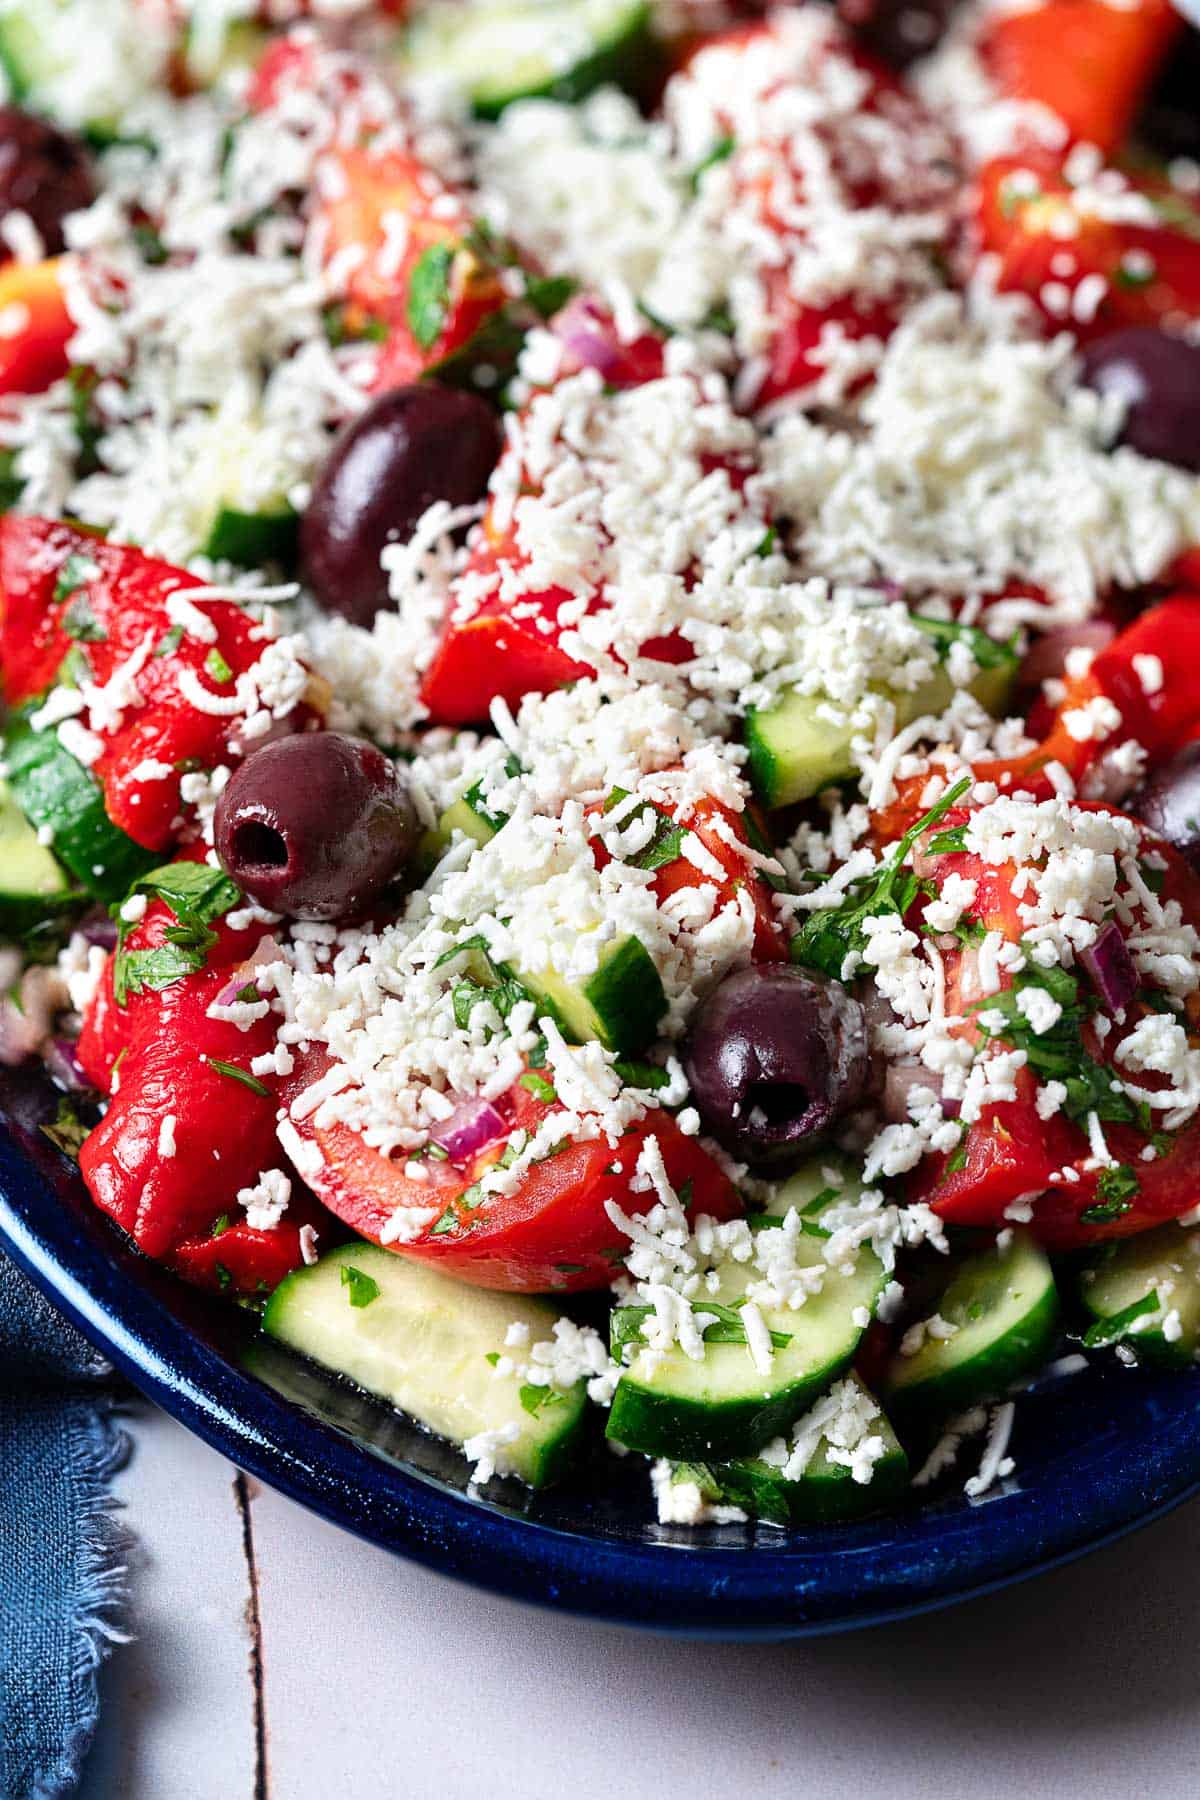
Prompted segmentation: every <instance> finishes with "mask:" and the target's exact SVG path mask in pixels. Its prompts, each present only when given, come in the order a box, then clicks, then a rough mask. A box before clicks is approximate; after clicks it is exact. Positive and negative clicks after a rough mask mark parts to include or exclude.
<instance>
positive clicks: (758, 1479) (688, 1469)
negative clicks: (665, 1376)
mask: <svg viewBox="0 0 1200 1800" xmlns="http://www.w3.org/2000/svg"><path fill="white" fill-rule="evenodd" d="M844 1379H845V1380H846V1381H849V1382H851V1383H853V1385H854V1386H855V1387H856V1388H858V1389H860V1390H861V1392H862V1393H864V1394H865V1393H866V1391H867V1390H866V1389H865V1388H864V1387H863V1384H862V1382H861V1381H860V1380H859V1379H858V1376H857V1375H854V1374H850V1375H847V1376H845V1378H844ZM870 1431H871V1435H872V1436H874V1437H879V1438H881V1439H882V1440H883V1455H882V1456H881V1457H880V1458H879V1460H878V1461H877V1462H876V1463H875V1464H874V1466H873V1468H872V1471H871V1479H870V1481H866V1482H863V1481H855V1479H854V1477H853V1475H852V1474H851V1472H850V1470H849V1469H848V1468H847V1467H846V1465H845V1463H841V1462H832V1461H831V1460H830V1454H829V1453H830V1448H831V1446H830V1445H829V1443H828V1442H827V1441H826V1440H825V1439H822V1440H821V1443H820V1444H819V1445H818V1447H817V1451H816V1454H815V1455H814V1456H813V1458H812V1461H811V1462H810V1463H809V1465H808V1467H807V1468H806V1469H805V1470H804V1473H803V1474H802V1475H801V1476H800V1477H799V1479H798V1480H795V1481H789V1480H788V1479H787V1477H786V1476H785V1475H784V1473H783V1471H782V1469H779V1468H773V1467H772V1466H771V1465H770V1464H768V1463H765V1462H763V1461H762V1459H761V1458H760V1457H754V1458H747V1459H745V1460H743V1461H739V1462H731V1463H716V1464H708V1463H699V1464H696V1463H684V1464H679V1465H677V1466H676V1468H675V1470H674V1475H675V1479H676V1480H690V1481H695V1482H696V1483H697V1485H698V1486H699V1488H700V1491H701V1493H702V1494H703V1495H704V1498H705V1499H706V1500H708V1501H710V1502H711V1501H721V1502H724V1503H725V1504H726V1505H730V1506H740V1507H741V1508H742V1510H743V1511H744V1512H748V1513H750V1514H752V1515H753V1516H754V1517H755V1518H758V1519H766V1520H767V1521H768V1522H769V1523H770V1524H772V1525H785V1526H786V1525H826V1524H833V1523H841V1522H843V1521H845V1520H849V1519H861V1518H866V1517H867V1516H869V1515H870V1514H871V1513H876V1512H882V1511H883V1510H884V1509H885V1508H888V1507H891V1506H894V1505H896V1503H897V1502H898V1501H900V1500H901V1499H903V1497H904V1495H905V1494H906V1493H907V1491H908V1482H909V1469H908V1457H907V1456H906V1455H905V1453H904V1449H903V1446H902V1445H901V1443H900V1440H899V1438H898V1437H897V1436H896V1433H895V1432H894V1431H893V1429H892V1427H891V1424H890V1422H889V1420H888V1418H887V1416H886V1415H885V1414H884V1413H883V1412H882V1411H881V1412H879V1414H878V1415H877V1417H876V1418H874V1419H872V1421H871V1426H870Z"/></svg>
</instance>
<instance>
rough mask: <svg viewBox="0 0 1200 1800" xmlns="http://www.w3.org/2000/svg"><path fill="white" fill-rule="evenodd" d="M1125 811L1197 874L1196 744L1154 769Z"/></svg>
mask: <svg viewBox="0 0 1200 1800" xmlns="http://www.w3.org/2000/svg"><path fill="white" fill-rule="evenodd" d="M1129 810H1130V812H1131V813H1133V814H1134V816H1135V818H1139V819H1141V820H1142V821H1143V822H1144V823H1145V824H1147V825H1149V827H1150V829H1151V831H1156V832H1157V833H1158V835H1159V837H1161V838H1165V839H1166V840H1167V842H1168V844H1173V845H1174V847H1175V849H1176V850H1178V851H1179V853H1180V855H1181V856H1183V857H1185V858H1186V860H1187V861H1188V862H1189V863H1191V865H1192V867H1193V869H1195V870H1196V872H1197V874H1200V743H1195V744H1187V745H1186V746H1185V747H1184V748H1183V749H1182V750H1180V751H1178V752H1177V754H1176V755H1175V756H1173V757H1172V758H1171V760H1170V762H1167V763H1164V764H1163V765H1162V767H1161V768H1160V769H1156V770H1155V772H1154V774H1153V775H1151V776H1150V777H1149V779H1148V780H1147V781H1145V782H1143V784H1142V786H1141V787H1140V788H1139V789H1138V791H1137V793H1136V794H1135V795H1134V796H1133V798H1132V800H1130V802H1129Z"/></svg>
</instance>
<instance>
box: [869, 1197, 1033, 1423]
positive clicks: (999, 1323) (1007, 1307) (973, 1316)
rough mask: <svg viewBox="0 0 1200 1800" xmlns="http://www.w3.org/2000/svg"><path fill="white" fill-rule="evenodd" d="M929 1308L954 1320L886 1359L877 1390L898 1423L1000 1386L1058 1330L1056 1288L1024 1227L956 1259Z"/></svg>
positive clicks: (950, 1408) (955, 1406) (966, 1402)
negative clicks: (908, 1352) (945, 1332)
mask: <svg viewBox="0 0 1200 1800" xmlns="http://www.w3.org/2000/svg"><path fill="white" fill-rule="evenodd" d="M934 1311H935V1312H936V1313H937V1314H938V1315H939V1316H940V1317H941V1318H942V1319H944V1320H945V1321H946V1323H947V1324H948V1325H952V1326H954V1327H956V1329H955V1331H954V1333H953V1335H952V1336H950V1337H946V1338H941V1337H930V1336H927V1337H926V1339H925V1341H924V1343H923V1344H922V1345H921V1346H920V1348H919V1349H918V1350H917V1351H916V1352H915V1354H913V1355H912V1356H905V1355H903V1354H902V1353H901V1352H900V1351H897V1353H896V1354H895V1355H894V1356H893V1357H892V1359H891V1361H890V1363H889V1364H888V1369H887V1374H886V1377H885V1379H884V1382H883V1387H882V1395H883V1398H884V1400H885V1402H886V1404H887V1405H888V1406H889V1408H890V1409H891V1410H892V1413H893V1416H897V1417H900V1418H901V1419H902V1422H903V1421H904V1420H907V1419H909V1418H912V1417H914V1416H916V1415H918V1414H920V1413H924V1414H926V1415H934V1414H936V1415H938V1416H939V1417H942V1416H945V1415H947V1414H949V1413H953V1412H961V1411H963V1410H964V1409H966V1408H967V1407H971V1406H974V1405H975V1404H976V1403H977V1402H978V1401H980V1400H984V1399H989V1398H992V1397H994V1396H996V1395H999V1394H1002V1393H1004V1391H1005V1389H1006V1388H1008V1387H1009V1386H1010V1385H1011V1384H1012V1383H1013V1382H1014V1381H1018V1380H1019V1379H1020V1378H1021V1376H1023V1375H1026V1374H1028V1373H1029V1372H1030V1370H1032V1369H1035V1368H1036V1367H1037V1366H1038V1364H1039V1363H1041V1362H1043V1361H1044V1360H1045V1358H1046V1356H1047V1354H1048V1353H1049V1351H1050V1349H1051V1346H1052V1345H1053V1342H1054V1338H1055V1335H1056V1333H1057V1331H1058V1322H1059V1304H1058V1292H1057V1289H1056V1288H1055V1285H1054V1273H1053V1270H1052V1269H1051V1267H1050V1262H1049V1259H1048V1258H1047V1256H1046V1253H1045V1251H1044V1250H1042V1249H1041V1247H1040V1246H1039V1245H1038V1244H1037V1243H1036V1242H1035V1241H1034V1239H1033V1238H1032V1237H1030V1236H1029V1234H1028V1233H1027V1232H1021V1231H1014V1232H1013V1234H1012V1237H1011V1239H1009V1240H1008V1242H1007V1244H1006V1245H1005V1246H1004V1247H1003V1248H1001V1247H1000V1246H999V1245H996V1246H993V1247H992V1248H991V1249H988V1250H984V1251H981V1252H979V1253H978V1254H977V1255H974V1256H968V1257H966V1258H965V1259H964V1260H963V1261H962V1262H960V1263H959V1264H958V1266H957V1268H956V1270H955V1272H954V1274H953V1275H952V1277H951V1279H950V1281H949V1283H948V1284H947V1286H946V1287H945V1289H944V1290H943V1292H942V1295H941V1298H940V1299H939V1301H938V1303H937V1306H936V1307H935V1309H934Z"/></svg>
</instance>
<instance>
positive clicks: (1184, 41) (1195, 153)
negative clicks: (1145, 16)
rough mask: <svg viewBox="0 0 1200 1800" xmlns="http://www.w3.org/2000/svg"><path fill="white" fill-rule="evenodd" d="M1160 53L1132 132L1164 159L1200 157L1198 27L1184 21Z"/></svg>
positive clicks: (1199, 36)
mask: <svg viewBox="0 0 1200 1800" xmlns="http://www.w3.org/2000/svg"><path fill="white" fill-rule="evenodd" d="M1180 24H1181V27H1182V29H1181V31H1180V35H1179V37H1178V38H1176V39H1175V41H1174V42H1173V43H1172V45H1171V48H1170V50H1169V51H1168V52H1167V54H1166V55H1165V56H1164V57H1163V60H1162V63H1161V65H1160V67H1159V72H1158V75H1157V77H1156V79H1155V82H1154V85H1153V87H1152V88H1151V89H1150V93H1149V96H1148V97H1147V99H1146V101H1145V103H1144V105H1143V107H1142V110H1141V114H1140V115H1139V117H1138V122H1137V128H1136V130H1135V132H1134V136H1135V137H1136V139H1137V142H1138V143H1139V144H1142V145H1145V147H1146V149H1148V150H1153V151H1155V152H1156V153H1157V155H1159V156H1160V157H1162V158H1163V160H1164V161H1166V160H1167V159H1169V158H1173V157H1177V156H1186V157H1192V158H1198V157H1200V106H1198V105H1197V104H1196V96H1197V95H1198V94H1200V31H1197V29H1196V27H1195V26H1194V25H1183V24H1182V21H1180Z"/></svg>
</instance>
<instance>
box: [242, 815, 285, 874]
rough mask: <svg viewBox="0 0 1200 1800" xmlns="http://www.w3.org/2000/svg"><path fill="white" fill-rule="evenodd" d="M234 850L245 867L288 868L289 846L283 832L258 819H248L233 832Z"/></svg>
mask: <svg viewBox="0 0 1200 1800" xmlns="http://www.w3.org/2000/svg"><path fill="white" fill-rule="evenodd" d="M233 850H234V855H235V857H236V858H237V861H238V864H239V865H240V867H242V868H244V869H286V868H287V866H288V847H287V843H286V840H285V839H284V837H283V835H282V833H281V832H278V831H276V830H275V829H274V827H273V826H271V825H263V824H261V823H260V822H259V820H257V819H247V820H246V822H245V824H244V825H239V826H237V828H236V829H235V831H234V834H233Z"/></svg>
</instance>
